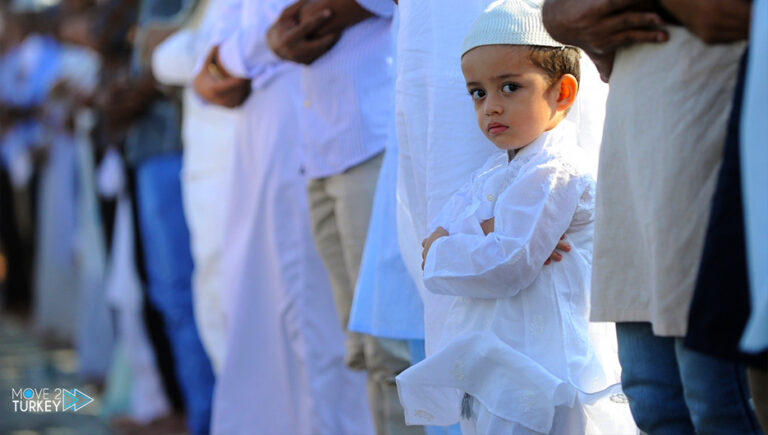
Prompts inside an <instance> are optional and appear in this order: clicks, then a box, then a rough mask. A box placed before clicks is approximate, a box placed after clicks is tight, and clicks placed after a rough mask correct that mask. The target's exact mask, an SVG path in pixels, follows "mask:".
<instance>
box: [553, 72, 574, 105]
mask: <svg viewBox="0 0 768 435" xmlns="http://www.w3.org/2000/svg"><path fill="white" fill-rule="evenodd" d="M555 86H559V88H560V93H559V94H558V96H557V110H568V108H569V107H571V105H572V104H573V102H574V101H576V94H577V93H578V92H579V82H578V81H576V77H574V76H573V75H571V74H565V75H564V76H562V77H560V80H558V82H557V83H556V84H555Z"/></svg>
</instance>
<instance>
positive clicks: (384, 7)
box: [357, 0, 395, 18]
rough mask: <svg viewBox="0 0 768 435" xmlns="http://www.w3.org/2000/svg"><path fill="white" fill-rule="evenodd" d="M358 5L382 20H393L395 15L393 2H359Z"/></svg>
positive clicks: (363, 0)
mask: <svg viewBox="0 0 768 435" xmlns="http://www.w3.org/2000/svg"><path fill="white" fill-rule="evenodd" d="M357 3H358V4H359V5H360V6H362V7H364V8H365V9H367V10H368V11H369V12H371V13H372V14H374V15H378V16H379V17H382V18H391V17H392V15H394V13H395V3H394V2H393V1H392V0H357Z"/></svg>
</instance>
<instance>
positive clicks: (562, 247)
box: [544, 234, 571, 266]
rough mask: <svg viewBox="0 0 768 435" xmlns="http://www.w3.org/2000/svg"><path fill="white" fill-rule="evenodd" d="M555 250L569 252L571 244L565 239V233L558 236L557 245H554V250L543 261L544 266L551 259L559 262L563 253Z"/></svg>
mask: <svg viewBox="0 0 768 435" xmlns="http://www.w3.org/2000/svg"><path fill="white" fill-rule="evenodd" d="M557 251H563V252H571V244H570V243H568V242H566V241H565V234H563V237H560V241H559V242H557V246H556V247H555V250H554V251H552V255H550V256H549V258H548V259H547V261H545V262H544V265H545V266H546V265H548V264H549V263H551V262H552V260H555V261H558V262H559V261H561V260H562V259H563V255H562V254H561V253H559V252H557Z"/></svg>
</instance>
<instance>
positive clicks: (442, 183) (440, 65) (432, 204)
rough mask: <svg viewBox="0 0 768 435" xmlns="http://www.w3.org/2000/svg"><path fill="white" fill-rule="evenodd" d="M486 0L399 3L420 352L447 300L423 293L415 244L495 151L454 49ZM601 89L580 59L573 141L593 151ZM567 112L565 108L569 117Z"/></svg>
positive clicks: (409, 238) (403, 186)
mask: <svg viewBox="0 0 768 435" xmlns="http://www.w3.org/2000/svg"><path fill="white" fill-rule="evenodd" d="M492 2H493V1H492V0H462V1H461V2H452V3H451V5H450V7H446V5H445V2H444V1H441V0H418V1H416V0H409V1H402V2H400V6H399V10H400V28H399V31H398V41H397V65H398V75H397V85H396V90H397V96H396V103H395V104H396V118H397V136H398V146H399V147H400V148H399V156H400V159H399V171H398V186H397V195H398V204H397V206H398V216H397V217H398V236H399V240H400V249H401V251H402V254H403V260H404V261H405V265H406V267H407V268H408V269H409V271H410V272H411V275H412V276H413V279H414V281H415V282H416V283H417V284H418V285H419V287H420V293H421V295H422V298H423V299H424V306H425V338H426V342H427V343H426V345H427V354H430V353H431V352H432V350H434V347H435V344H436V343H437V342H439V333H440V331H441V329H442V323H443V319H444V318H445V312H446V310H447V308H448V306H449V304H450V303H451V300H452V298H450V297H446V296H443V295H435V294H431V293H429V292H426V290H425V289H424V286H423V282H422V276H421V268H420V265H421V241H422V240H423V239H424V238H425V237H427V236H428V235H429V234H428V232H427V224H428V223H429V222H430V221H431V220H432V219H434V217H435V216H436V215H437V213H438V212H439V211H440V209H441V208H442V207H443V205H444V204H445V203H446V201H447V200H448V198H449V197H450V196H451V195H452V194H453V193H454V192H456V191H457V190H458V189H459V187H461V186H462V184H464V183H465V182H466V180H468V179H469V176H470V174H472V172H473V171H475V170H476V169H477V168H479V167H480V166H481V165H482V164H483V163H484V162H485V161H486V160H488V158H489V157H490V156H491V155H492V154H493V153H494V152H495V148H494V147H493V145H492V144H491V143H490V142H488V141H487V140H486V139H485V137H484V136H483V135H482V132H481V131H480V129H479V128H478V127H477V124H476V121H475V119H476V118H475V113H474V109H473V105H472V102H471V99H470V97H469V95H468V94H467V91H466V86H465V81H464V77H463V76H462V73H461V45H462V41H463V40H464V37H465V36H466V34H467V33H468V32H469V29H470V27H471V26H472V23H473V22H474V20H475V19H476V18H477V17H478V16H479V15H480V13H481V12H482V11H483V10H484V9H485V8H486V7H488V5H490V4H491V3H492ZM606 92H607V89H606V86H604V85H602V84H600V83H599V77H598V75H597V71H596V70H595V68H594V65H592V64H591V62H588V61H587V60H586V59H582V80H581V91H580V96H579V98H578V100H577V105H580V106H582V107H581V109H582V110H580V111H579V112H580V115H579V118H580V119H579V120H578V123H579V135H580V138H579V144H580V145H581V146H582V147H583V148H597V145H596V144H597V143H599V138H600V132H601V131H602V119H603V113H604V102H605V95H606ZM574 112H575V111H572V114H575V113H574Z"/></svg>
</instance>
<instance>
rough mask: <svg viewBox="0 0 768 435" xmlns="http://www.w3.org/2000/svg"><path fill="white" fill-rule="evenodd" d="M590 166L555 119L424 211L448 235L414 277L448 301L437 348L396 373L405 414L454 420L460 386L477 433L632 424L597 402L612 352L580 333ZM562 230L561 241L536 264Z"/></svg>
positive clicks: (615, 385)
mask: <svg viewBox="0 0 768 435" xmlns="http://www.w3.org/2000/svg"><path fill="white" fill-rule="evenodd" d="M590 163H591V162H590V160H589V159H588V158H585V153H584V151H583V150H582V149H581V148H579V147H578V146H577V133H576V129H575V128H574V126H573V125H571V123H570V122H569V121H564V122H562V123H561V124H560V125H559V126H558V127H557V128H556V129H554V130H552V131H550V132H547V133H544V134H542V135H541V136H540V137H539V138H538V139H537V140H536V141H534V142H533V143H531V144H530V145H528V146H527V147H525V148H523V149H522V150H520V151H519V152H518V153H517V154H516V155H515V157H514V159H512V160H511V161H509V160H508V156H507V153H506V152H503V151H499V152H497V154H496V155H495V156H493V157H491V158H490V160H489V161H488V162H487V163H486V164H485V165H484V166H483V167H482V168H481V169H480V170H478V171H477V172H476V173H475V174H474V176H473V177H472V180H471V181H470V182H468V183H467V184H466V185H465V186H464V187H463V188H462V189H461V190H460V191H459V192H458V193H457V194H455V195H454V196H453V197H451V199H450V200H449V201H448V203H447V205H446V206H445V208H444V209H443V211H442V212H441V213H440V214H439V215H438V217H437V218H436V219H435V221H434V223H433V224H432V225H431V229H434V228H436V227H437V226H442V227H444V228H446V229H447V231H448V233H449V236H447V237H443V238H440V239H437V240H436V241H435V242H434V243H433V244H432V246H431V248H430V251H429V253H428V255H427V258H426V263H425V267H424V277H425V283H426V286H427V288H428V289H429V291H431V292H434V293H438V294H445V295H452V296H456V298H455V300H454V302H453V304H452V305H451V308H450V310H449V312H448V319H447V322H446V324H445V329H444V331H443V334H442V342H441V344H440V346H439V347H440V349H439V350H438V351H437V352H436V353H435V354H433V355H431V356H428V357H427V359H426V360H424V361H423V362H421V363H419V364H417V365H416V366H414V367H413V368H411V369H409V370H406V371H405V372H404V373H402V374H401V375H400V376H398V378H397V382H398V387H399V390H400V397H401V401H402V402H403V406H404V407H405V409H406V420H407V421H408V422H409V423H411V424H437V425H448V424H452V423H456V422H457V421H458V420H459V413H460V410H461V409H462V406H461V401H462V393H463V392H467V393H468V394H470V395H471V396H472V397H473V398H474V399H475V402H474V404H473V405H472V406H473V408H474V416H476V427H477V429H478V433H485V434H494V433H505V434H512V433H515V434H517V433H528V432H537V433H550V431H553V432H554V433H560V430H562V429H567V431H568V433H627V432H625V431H626V430H627V429H629V430H630V431H631V430H632V429H633V428H634V425H633V424H632V418H631V416H630V413H629V408H628V407H627V406H626V405H623V406H619V405H617V404H616V402H614V401H611V400H609V397H610V394H611V393H613V394H618V393H619V392H620V388H619V383H620V379H619V375H618V374H619V369H618V367H619V365H618V359H617V358H616V354H615V352H611V351H610V349H609V351H608V352H607V353H603V352H596V351H595V347H594V343H593V339H592V337H590V331H589V324H588V317H589V276H590V264H591V261H592V234H593V231H594V229H593V222H594V191H595V181H594V179H593V178H592V175H590V172H591V169H590ZM490 218H494V220H495V229H494V232H492V233H490V234H488V235H485V234H484V232H483V229H482V228H481V226H480V225H481V223H482V222H483V221H485V220H487V219H490ZM562 234H566V235H567V239H568V241H569V243H570V244H571V245H572V248H573V249H572V250H571V251H570V252H569V253H568V255H566V256H565V257H564V258H563V261H562V262H559V263H554V264H552V265H551V266H545V265H544V262H545V260H546V259H547V258H548V257H549V256H550V254H551V252H552V250H553V249H554V247H555V245H556V244H557V243H558V241H559V240H560V237H561V235H562ZM606 332H610V328H608V330H605V329H603V330H602V331H601V334H599V335H598V337H596V338H598V339H599V340H600V341H605V340H607V339H608V340H610V339H611V336H608V335H606ZM612 340H613V342H614V343H615V333H614V336H613V338H612ZM599 344H602V343H599ZM510 374H512V375H510ZM600 399H603V400H600ZM553 425H554V426H553ZM554 428H559V429H557V430H554Z"/></svg>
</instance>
